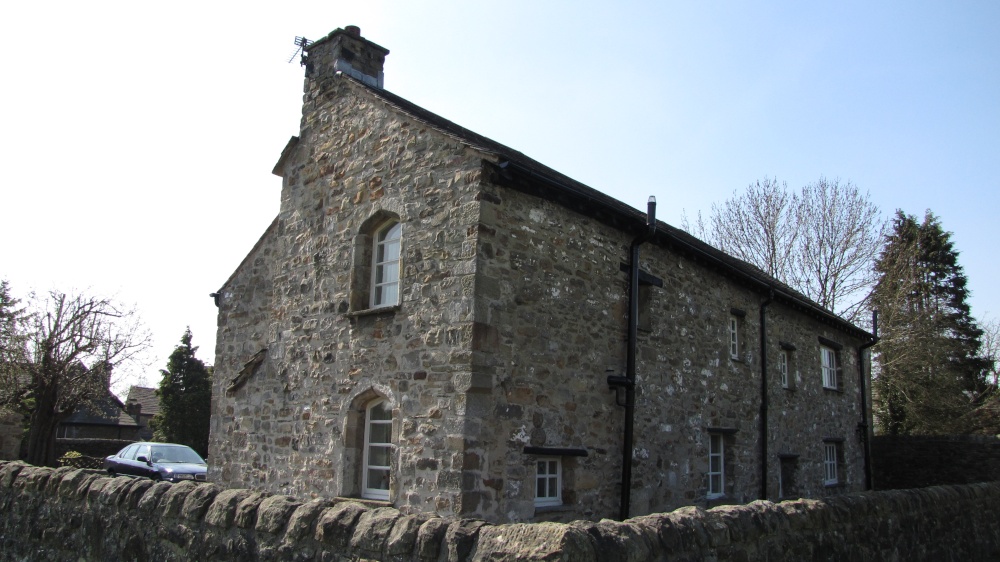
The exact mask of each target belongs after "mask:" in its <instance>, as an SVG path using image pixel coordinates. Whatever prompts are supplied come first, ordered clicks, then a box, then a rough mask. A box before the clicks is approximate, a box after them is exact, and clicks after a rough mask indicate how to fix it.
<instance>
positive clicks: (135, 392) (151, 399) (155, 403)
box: [125, 386, 160, 416]
mask: <svg viewBox="0 0 1000 562" xmlns="http://www.w3.org/2000/svg"><path fill="white" fill-rule="evenodd" d="M131 402H136V403H139V404H142V410H141V411H140V412H139V413H140V414H141V415H143V416H146V415H149V416H155V415H156V414H159V413H160V398H159V397H158V396H157V395H156V389H155V388H149V387H145V386H131V387H129V389H128V397H127V398H126V399H125V403H126V404H128V403H131Z"/></svg>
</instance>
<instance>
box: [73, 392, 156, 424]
mask: <svg viewBox="0 0 1000 562" xmlns="http://www.w3.org/2000/svg"><path fill="white" fill-rule="evenodd" d="M61 425H112V426H118V427H138V425H137V424H136V423H135V420H134V419H132V416H130V415H128V414H127V413H125V405H124V404H122V403H121V400H118V398H116V397H115V396H114V395H113V394H111V392H108V395H107V396H105V397H104V398H103V399H101V400H99V401H97V402H96V403H95V404H89V405H85V406H81V407H78V408H77V409H76V410H74V411H73V413H72V414H70V416H69V417H68V418H66V419H65V420H63V421H62V423H61Z"/></svg>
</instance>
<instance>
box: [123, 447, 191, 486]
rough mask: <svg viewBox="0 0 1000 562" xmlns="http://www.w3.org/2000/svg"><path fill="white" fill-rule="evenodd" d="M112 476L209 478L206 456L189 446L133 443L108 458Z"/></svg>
mask: <svg viewBox="0 0 1000 562" xmlns="http://www.w3.org/2000/svg"><path fill="white" fill-rule="evenodd" d="M104 470H107V471H108V474H110V475H111V476H118V475H119V474H122V475H127V476H144V477H147V478H152V479H153V480H166V481H168V482H180V481H182V480H194V481H197V482H204V481H205V473H206V472H207V470H208V465H207V464H206V463H205V459H203V458H201V456H199V455H198V453H196V452H194V450H193V449H192V448H191V447H188V446H187V445H177V444H175V443H132V444H131V445H129V446H128V447H125V448H124V449H122V450H121V451H118V452H117V453H116V454H114V455H111V456H110V457H107V458H106V459H104Z"/></svg>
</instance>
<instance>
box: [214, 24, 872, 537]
mask: <svg viewBox="0 0 1000 562" xmlns="http://www.w3.org/2000/svg"><path fill="white" fill-rule="evenodd" d="M305 53H306V54H305V55H304V58H303V64H304V66H305V67H306V79H305V95H304V103H303V109H302V122H301V130H300V133H299V135H298V136H297V137H293V138H292V139H291V141H289V143H288V145H287V146H286V148H285V149H284V150H283V152H282V154H281V156H280V159H279V161H278V163H277V165H276V166H275V168H274V173H275V174H276V175H278V176H280V177H282V179H283V181H282V190H281V208H280V211H279V213H278V216H277V217H276V218H275V219H274V221H273V222H272V224H271V225H270V226H269V227H268V228H267V229H266V231H265V232H264V234H263V235H262V236H261V238H260V239H259V240H258V241H257V243H256V245H255V246H254V247H253V249H252V250H251V251H250V253H249V254H248V255H247V256H246V258H245V259H244V260H243V262H242V263H241V264H240V265H239V267H238V268H237V269H236V271H235V272H234V273H233V274H232V276H231V277H230V278H229V279H228V280H227V281H226V282H225V283H224V284H223V286H222V287H221V288H220V289H219V291H218V292H217V293H214V294H213V296H214V297H215V301H216V305H217V306H218V307H219V321H218V341H217V345H216V359H215V373H214V382H213V405H212V427H211V439H210V446H209V449H210V455H211V458H212V463H211V466H210V468H209V478H210V480H212V481H215V482H218V483H220V484H222V485H224V486H232V487H249V488H253V489H259V490H263V491H268V492H272V493H282V494H289V495H294V496H298V497H310V496H312V497H328V498H332V497H352V498H359V499H362V500H365V501H370V502H372V503H374V504H377V505H391V506H394V507H397V508H398V509H400V510H402V511H403V512H406V513H416V512H433V513H437V514H440V515H448V516H459V517H477V518H482V519H486V520H490V521H542V520H554V521H567V520H572V519H578V518H585V519H596V518H603V517H624V516H628V515H632V516H634V515H640V514H645V513H652V512H661V511H667V510H671V509H674V508H676V507H679V506H684V505H701V506H709V505H715V504H719V503H737V502H747V501H751V500H754V499H758V498H767V499H771V500H777V499H780V498H792V497H799V496H811V497H817V496H825V495H830V494H838V493H842V492H847V491H858V490H863V489H866V488H868V487H870V476H869V474H870V471H869V470H868V454H867V438H868V435H869V433H870V430H869V428H870V423H869V421H870V413H869V408H868V406H867V404H869V403H870V398H869V388H868V384H867V381H868V378H867V375H866V369H865V365H866V361H867V359H866V353H865V351H864V350H865V348H866V347H867V346H868V345H870V344H871V342H872V341H873V338H872V336H871V335H870V334H868V333H866V332H865V331H864V330H862V329H860V328H858V327H856V326H853V325H852V324H850V323H848V322H846V321H845V320H843V319H841V318H839V317H837V316H835V315H833V314H832V313H830V312H829V311H827V310H824V309H822V308H820V307H819V306H818V305H816V304H815V303H813V302H811V301H810V300H809V299H807V298H805V297H804V296H802V295H801V294H799V293H797V292H795V291H794V290H792V289H790V288H789V287H787V286H786V285H784V284H782V283H780V282H778V281H777V280H775V279H772V278H769V277H768V276H767V275H765V274H764V273H763V272H761V271H760V270H758V269H756V268H754V267H753V266H751V265H749V264H747V263H744V262H741V261H739V260H736V259H734V258H732V257H730V256H727V255H726V254H724V253H722V252H720V251H718V250H716V249H715V248H713V247H711V246H709V245H707V244H705V243H703V242H701V241H699V240H698V239H696V238H694V237H692V236H690V235H688V234H686V233H685V232H683V231H680V230H678V229H676V228H674V227H671V226H669V225H667V224H664V223H662V222H658V221H655V218H652V217H651V215H653V209H652V208H650V209H647V211H648V212H647V213H642V212H639V211H636V210H635V209H633V208H632V207H630V206H628V205H626V204H624V203H622V202H619V201H617V200H615V199H613V198H611V197H609V196H607V195H605V194H603V193H600V192H598V191H596V190H594V189H592V188H590V187H587V186H585V185H582V184H580V183H579V182H576V181H574V180H572V179H571V178H568V177H566V176H564V175H562V174H560V173H558V172H556V171H555V170H552V169H550V168H547V167H546V166H544V165H542V164H540V163H538V162H536V161H534V160H532V159H530V158H528V157H527V156H525V155H523V154H521V153H519V152H517V151H514V150H512V149H510V148H508V147H505V146H503V145H500V144H498V143H496V142H494V141H492V140H490V139H488V138H485V137H483V136H480V135H478V134H476V133H473V132H472V131H469V130H466V129H464V128H462V127H460V126H458V125H456V124H455V123H452V122H450V121H447V120H445V119H444V118H442V117H440V116H438V115H435V114H432V113H430V112H428V111H426V110H424V109H422V108H420V107H418V106H416V105H414V104H412V103H410V102H408V101H406V100H405V99H403V98H400V97H398V96H396V95H394V94H391V93H389V92H388V91H386V90H385V89H383V87H382V86H383V74H382V72H383V66H382V65H383V61H384V58H385V55H386V54H387V53H388V51H387V50H386V49H384V48H382V47H380V46H378V45H376V44H374V43H372V42H370V41H368V40H366V39H364V38H363V37H361V35H360V31H359V30H358V29H357V28H356V27H347V28H346V29H337V30H335V31H334V32H332V33H331V34H330V35H328V36H327V37H325V38H323V39H321V40H319V41H316V42H315V43H312V44H311V45H310V46H308V47H307V48H306V49H305ZM651 218H652V220H651ZM651 225H652V227H651ZM633 266H634V267H633ZM633 270H635V271H634V272H633ZM632 280H634V282H633V281H632ZM629 418H631V423H629ZM626 436H628V438H629V441H630V442H631V445H630V446H627V447H626V446H624V443H625V442H626ZM623 482H625V483H626V484H625V485H624V486H623ZM623 490H624V492H623Z"/></svg>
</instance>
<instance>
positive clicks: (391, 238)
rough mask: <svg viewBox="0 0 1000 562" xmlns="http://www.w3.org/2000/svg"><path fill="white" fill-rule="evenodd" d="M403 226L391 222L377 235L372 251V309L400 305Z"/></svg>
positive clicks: (377, 232)
mask: <svg viewBox="0 0 1000 562" xmlns="http://www.w3.org/2000/svg"><path fill="white" fill-rule="evenodd" d="M402 231H403V225H401V224H400V223H399V222H396V221H391V222H388V223H386V224H385V225H383V226H382V227H381V228H379V229H378V231H376V233H375V236H374V238H375V240H374V242H375V247H374V248H373V251H372V286H371V303H370V306H371V307H372V308H379V307H383V306H395V305H397V304H399V242H400V238H401V236H402Z"/></svg>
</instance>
